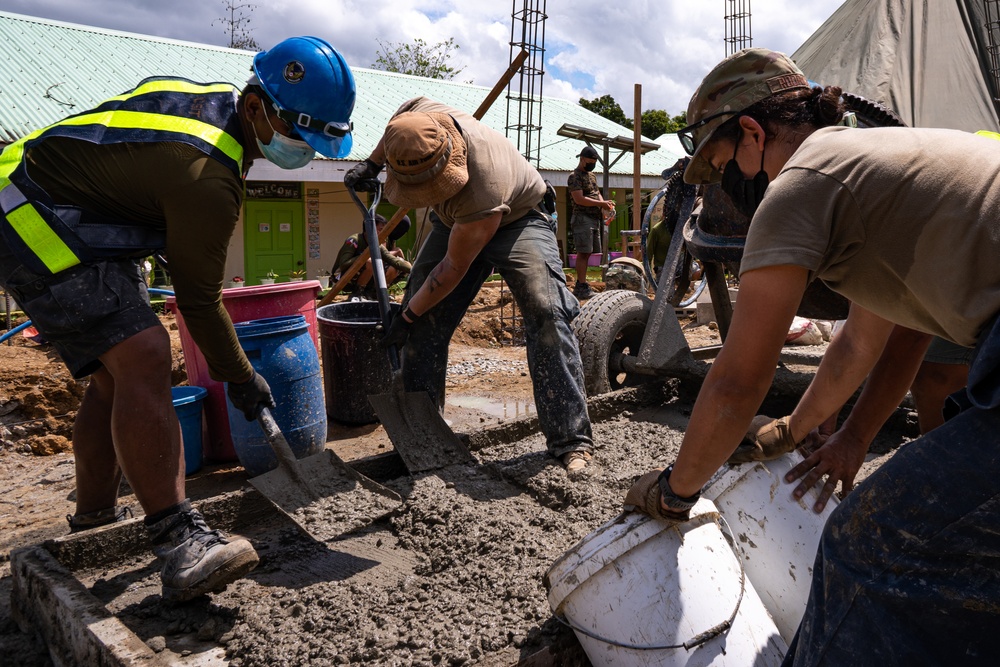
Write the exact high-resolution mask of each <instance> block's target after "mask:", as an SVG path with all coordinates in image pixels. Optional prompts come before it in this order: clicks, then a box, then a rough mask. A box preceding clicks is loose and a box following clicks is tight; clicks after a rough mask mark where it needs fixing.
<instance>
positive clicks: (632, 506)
mask: <svg viewBox="0 0 1000 667" xmlns="http://www.w3.org/2000/svg"><path fill="white" fill-rule="evenodd" d="M661 472H663V469H662V468H660V469H659V470H652V471H650V472H647V473H646V474H645V475H643V476H642V477H640V478H639V479H637V480H635V482H634V483H633V484H632V487H631V488H630V489H629V490H628V493H626V494H625V508H624V509H625V511H626V512H642V513H643V514H648V515H649V516H651V517H653V518H654V519H659V520H661V521H687V520H688V519H689V518H690V513H691V511H690V510H687V511H680V512H672V511H670V510H666V509H664V508H663V506H662V505H661V504H660V473H661Z"/></svg>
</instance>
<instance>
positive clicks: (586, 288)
mask: <svg viewBox="0 0 1000 667" xmlns="http://www.w3.org/2000/svg"><path fill="white" fill-rule="evenodd" d="M573 296H575V297H576V298H577V299H580V300H581V301H582V300H584V299H589V298H590V297H592V296H594V290H593V289H591V287H590V283H577V284H576V286H575V287H573Z"/></svg>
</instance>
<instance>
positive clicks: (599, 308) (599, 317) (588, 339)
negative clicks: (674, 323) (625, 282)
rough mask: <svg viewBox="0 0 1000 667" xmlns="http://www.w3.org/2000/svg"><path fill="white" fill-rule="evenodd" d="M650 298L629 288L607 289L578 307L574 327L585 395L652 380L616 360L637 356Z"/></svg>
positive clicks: (646, 319)
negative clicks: (627, 356)
mask: <svg viewBox="0 0 1000 667" xmlns="http://www.w3.org/2000/svg"><path fill="white" fill-rule="evenodd" d="M652 306H653V301H652V299H650V298H649V297H647V296H646V295H644V294H640V293H638V292H633V291H632V290H608V291H605V292H601V293H600V294H597V295H595V296H594V297H593V298H592V299H590V300H589V301H587V303H586V304H584V306H583V307H582V308H581V309H580V315H579V316H578V317H577V318H576V319H575V320H573V329H574V331H575V332H576V337H577V340H578V341H579V344H580V358H581V360H582V362H583V377H584V385H585V388H586V390H587V395H588V396H596V395H598V394H605V393H607V392H609V391H614V390H616V389H621V388H622V387H632V386H636V385H639V384H642V383H644V382H649V381H650V380H654V379H655V377H654V376H652V375H643V374H639V373H627V372H625V371H624V370H623V369H621V367H620V364H619V363H615V361H616V359H618V358H619V355H629V356H633V357H635V356H638V355H639V348H640V346H641V345H642V337H643V335H644V334H645V332H646V323H647V322H648V321H649V314H650V312H651V310H652Z"/></svg>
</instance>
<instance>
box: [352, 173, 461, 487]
mask: <svg viewBox="0 0 1000 667" xmlns="http://www.w3.org/2000/svg"><path fill="white" fill-rule="evenodd" d="M365 186H366V189H368V190H369V191H371V192H372V195H373V196H372V205H371V207H370V208H365V205H364V204H363V203H362V201H361V199H359V198H358V195H357V193H356V192H355V191H354V189H353V188H348V189H347V191H348V192H349V193H350V194H351V198H352V199H354V203H355V204H357V206H358V208H359V209H361V212H362V214H363V215H364V230H365V240H366V241H367V242H368V248H369V250H370V251H371V258H372V278H373V279H374V280H375V285H376V287H377V288H378V309H379V314H380V315H381V317H382V327H383V329H384V330H385V331H388V330H389V323H390V321H391V320H392V314H391V312H390V310H389V309H390V303H389V289H388V287H387V286H386V283H385V272H384V270H383V267H382V253H381V252H379V242H378V229H377V227H376V226H375V207H376V206H378V203H379V200H380V199H381V197H382V184H381V183H380V182H379V181H375V180H372V181H367V182H366V183H365ZM388 354H389V364H390V366H391V367H392V387H391V391H390V392H389V393H386V394H373V395H371V396H369V397H368V401H369V402H370V403H371V404H372V407H373V408H374V409H375V414H376V415H378V418H379V421H381V422H382V426H383V427H384V428H385V432H386V433H387V434H388V435H389V439H390V440H391V441H392V446H393V447H394V448H395V449H396V452H397V453H398V454H399V456H400V457H401V458H402V459H403V463H404V464H405V465H406V469H407V470H409V471H410V474H411V475H415V474H417V473H421V472H426V471H428V470H437V469H438V468H444V467H445V466H449V465H454V464H456V463H472V462H474V461H475V459H474V458H473V457H472V454H470V453H469V450H468V449H467V448H466V446H465V444H464V443H463V442H462V441H461V440H460V439H459V437H458V436H457V435H455V433H454V432H453V431H452V430H451V428H449V427H448V424H446V423H445V421H444V418H443V417H442V416H441V413H440V412H438V409H437V406H436V405H434V403H433V402H432V401H431V397H430V394H428V393H427V392H426V391H413V392H407V391H404V390H403V378H402V371H401V366H402V365H401V364H400V360H399V350H397V349H396V347H395V346H390V347H389V350H388Z"/></svg>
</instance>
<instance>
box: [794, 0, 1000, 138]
mask: <svg viewBox="0 0 1000 667" xmlns="http://www.w3.org/2000/svg"><path fill="white" fill-rule="evenodd" d="M986 18H987V17H986V9H985V0H847V1H846V2H845V3H844V4H843V5H842V6H841V7H840V9H838V10H837V11H836V12H834V14H833V15H832V16H831V17H830V18H829V19H827V21H826V22H825V23H824V24H823V25H822V26H820V27H819V29H818V30H817V31H816V32H815V33H813V35H812V36H811V37H809V39H807V40H806V41H805V43H804V44H803V45H802V46H801V47H799V49H798V50H797V51H795V53H794V54H792V59H793V60H795V62H796V64H798V66H799V67H801V68H802V71H803V72H805V74H806V76H807V77H809V79H810V80H812V81H815V82H816V83H819V84H822V85H827V86H830V85H835V86H840V87H841V88H843V89H844V90H845V91H848V92H852V93H856V94H858V95H862V96H864V97H867V98H869V99H871V100H875V101H879V102H882V103H883V104H885V105H886V106H888V107H890V108H892V109H893V110H894V111H896V112H897V113H898V114H899V115H900V116H901V117H902V118H903V120H904V121H906V123H907V124H908V125H911V126H914V127H948V128H953V129H959V130H967V131H970V132H974V131H976V130H993V131H998V130H1000V122H998V120H997V106H996V104H995V102H994V100H995V99H996V98H997V97H998V91H997V83H996V81H995V80H994V75H993V74H992V73H991V72H990V57H989V52H988V50H987V45H988V38H987V28H986V25H985V24H986ZM995 18H996V17H994V20H995Z"/></svg>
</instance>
